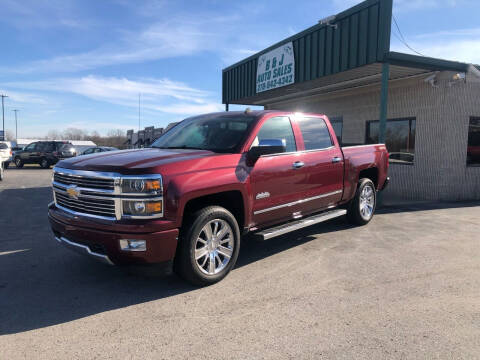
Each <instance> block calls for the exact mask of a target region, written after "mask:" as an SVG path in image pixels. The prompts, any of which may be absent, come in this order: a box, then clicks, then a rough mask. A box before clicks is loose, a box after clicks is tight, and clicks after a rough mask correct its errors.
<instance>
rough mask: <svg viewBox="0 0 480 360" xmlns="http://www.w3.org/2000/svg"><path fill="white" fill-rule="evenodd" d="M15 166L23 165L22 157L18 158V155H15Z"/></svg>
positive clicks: (20, 166)
mask: <svg viewBox="0 0 480 360" xmlns="http://www.w3.org/2000/svg"><path fill="white" fill-rule="evenodd" d="M15 166H16V167H17V168H19V169H21V168H22V167H23V161H22V159H20V158H19V157H17V158H16V159H15Z"/></svg>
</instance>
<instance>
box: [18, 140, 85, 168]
mask: <svg viewBox="0 0 480 360" xmlns="http://www.w3.org/2000/svg"><path fill="white" fill-rule="evenodd" d="M73 156H76V151H75V148H74V147H73V145H72V144H71V143H69V142H67V141H37V142H33V143H31V144H28V145H27V146H25V147H24V148H23V149H22V150H18V151H15V155H14V162H15V166H16V167H17V168H22V167H23V165H24V164H40V166H41V167H42V168H44V169H47V168H49V167H50V166H52V165H55V164H56V163H57V162H58V161H59V160H62V159H66V158H70V157H73Z"/></svg>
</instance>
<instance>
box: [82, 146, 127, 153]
mask: <svg viewBox="0 0 480 360" xmlns="http://www.w3.org/2000/svg"><path fill="white" fill-rule="evenodd" d="M114 150H118V149H117V148H115V147H111V146H96V147H91V148H88V149H87V150H85V151H84V152H82V153H81V154H80V155H90V154H96V153H101V152H105V151H114Z"/></svg>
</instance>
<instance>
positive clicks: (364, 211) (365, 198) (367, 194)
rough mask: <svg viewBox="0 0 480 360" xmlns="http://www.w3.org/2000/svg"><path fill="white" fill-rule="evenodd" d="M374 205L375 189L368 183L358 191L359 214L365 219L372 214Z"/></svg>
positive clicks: (368, 218)
mask: <svg viewBox="0 0 480 360" xmlns="http://www.w3.org/2000/svg"><path fill="white" fill-rule="evenodd" d="M374 206H375V190H374V189H373V188H372V187H371V186H370V185H365V186H364V188H363V189H362V192H361V193H360V214H361V215H362V218H364V219H365V220H370V218H371V217H372V216H373V208H374Z"/></svg>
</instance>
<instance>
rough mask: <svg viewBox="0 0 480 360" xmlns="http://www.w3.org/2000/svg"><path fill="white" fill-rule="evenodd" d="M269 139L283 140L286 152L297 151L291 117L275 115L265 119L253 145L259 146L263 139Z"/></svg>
mask: <svg viewBox="0 0 480 360" xmlns="http://www.w3.org/2000/svg"><path fill="white" fill-rule="evenodd" d="M267 139H269V140H270V139H280V140H283V142H284V144H285V147H286V152H293V151H297V144H296V143H295V136H294V135H293V130H292V124H290V119H289V118H288V117H285V116H281V117H273V118H270V119H268V120H267V121H265V122H264V123H263V125H262V128H261V129H260V131H259V132H258V134H257V137H256V138H255V141H254V142H253V144H252V146H257V145H258V144H259V142H260V141H261V140H267Z"/></svg>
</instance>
